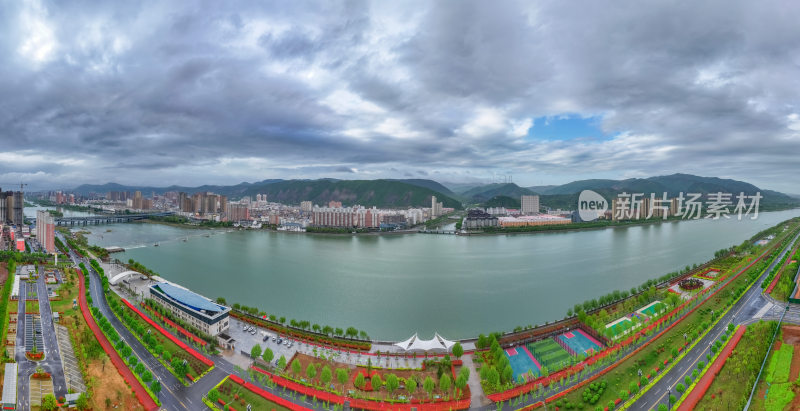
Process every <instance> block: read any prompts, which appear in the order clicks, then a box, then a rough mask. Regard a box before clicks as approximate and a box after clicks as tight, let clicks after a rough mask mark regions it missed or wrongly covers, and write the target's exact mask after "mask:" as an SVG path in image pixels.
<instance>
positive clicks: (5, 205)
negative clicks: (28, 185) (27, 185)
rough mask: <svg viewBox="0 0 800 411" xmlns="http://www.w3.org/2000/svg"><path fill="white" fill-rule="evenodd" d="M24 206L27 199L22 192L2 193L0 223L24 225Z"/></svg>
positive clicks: (0, 192)
mask: <svg viewBox="0 0 800 411" xmlns="http://www.w3.org/2000/svg"><path fill="white" fill-rule="evenodd" d="M24 206H25V198H24V195H23V193H22V191H0V223H3V222H5V223H8V224H13V225H17V226H20V225H22V223H23V218H24V215H23V213H22V211H23V207H24Z"/></svg>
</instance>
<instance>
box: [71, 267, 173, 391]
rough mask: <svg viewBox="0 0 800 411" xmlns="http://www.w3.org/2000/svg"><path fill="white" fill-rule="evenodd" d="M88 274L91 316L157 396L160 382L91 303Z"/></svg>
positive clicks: (88, 298)
mask: <svg viewBox="0 0 800 411" xmlns="http://www.w3.org/2000/svg"><path fill="white" fill-rule="evenodd" d="M80 267H81V270H83V272H84V273H86V272H87V271H86V266H85V265H84V264H83V263H80ZM89 279H90V277H89V276H86V282H87V287H86V300H87V303H88V304H89V305H90V306H91V311H92V314H93V317H94V318H95V319H96V321H97V325H98V327H100V329H101V330H102V331H103V333H104V334H105V335H106V336H107V337H108V339H109V340H110V341H111V343H112V344H113V345H114V349H115V350H116V351H117V353H118V354H119V356H120V357H121V358H122V359H123V360H124V361H125V363H127V364H128V367H129V368H131V370H132V371H133V372H135V373H136V375H138V376H139V378H140V379H141V380H142V382H143V383H144V384H147V383H149V389H150V391H151V392H152V393H153V395H154V396H155V398H158V393H159V392H161V382H159V381H158V379H154V378H153V375H152V373H151V372H150V371H149V370H146V369H145V366H144V365H143V364H142V363H140V362H139V359H138V358H137V357H136V356H135V355H133V349H132V348H131V347H130V346H129V345H128V344H127V343H126V342H125V341H124V340H122V338H121V337H120V336H119V334H118V333H117V330H116V329H115V328H114V326H113V325H111V322H109V321H108V319H107V318H106V317H105V315H103V313H102V312H100V309H99V308H97V307H95V306H93V305H92V300H91V297H90V295H89V286H88V285H89V284H88V282H89Z"/></svg>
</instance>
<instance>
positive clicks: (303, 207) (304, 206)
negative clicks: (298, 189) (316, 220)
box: [300, 201, 314, 213]
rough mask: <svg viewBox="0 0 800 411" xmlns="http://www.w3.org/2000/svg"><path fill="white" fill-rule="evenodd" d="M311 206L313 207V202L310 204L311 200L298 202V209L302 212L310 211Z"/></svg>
mask: <svg viewBox="0 0 800 411" xmlns="http://www.w3.org/2000/svg"><path fill="white" fill-rule="evenodd" d="M312 208H314V204H312V203H311V201H301V202H300V211H302V212H304V213H310V212H311V209H312Z"/></svg>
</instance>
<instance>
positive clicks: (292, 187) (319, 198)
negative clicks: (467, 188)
mask: <svg viewBox="0 0 800 411" xmlns="http://www.w3.org/2000/svg"><path fill="white" fill-rule="evenodd" d="M431 187H433V188H436V187H440V188H441V189H443V190H445V191H446V192H447V193H451V194H452V192H451V191H450V190H448V189H447V188H445V187H444V186H442V185H441V184H439V183H437V182H435V181H432V180H422V179H411V180H336V179H318V180H279V179H273V180H263V181H259V182H255V183H246V182H244V183H239V184H236V185H232V186H223V185H203V186H198V187H186V186H177V185H173V186H169V187H152V186H125V185H121V184H116V183H107V184H102V185H91V184H84V185H81V186H78V187H76V188H75V189H73V190H71V191H73V192H75V193H78V194H83V195H87V194H89V193H106V192H109V191H141V192H142V194H144V195H145V196H149V195H150V194H151V193H156V194H164V193H165V192H167V191H183V192H186V193H189V194H192V193H197V192H207V191H209V192H214V193H216V194H222V195H225V196H228V197H229V198H231V199H237V198H241V197H245V196H250V197H254V196H255V195H256V194H266V195H267V198H269V200H270V201H276V202H281V203H286V204H300V202H301V201H312V202H314V204H319V205H323V204H327V203H328V202H329V201H341V202H342V204H344V205H354V204H360V205H363V206H366V207H371V206H376V207H393V208H404V207H430V204H431V197H432V196H436V197H437V200H438V201H440V202H442V205H443V206H444V207H452V208H456V209H460V208H461V207H462V206H461V202H460V201H458V200H456V199H454V198H452V197H450V196H449V195H447V193H442V192H440V191H437V190H434V189H432V188H431Z"/></svg>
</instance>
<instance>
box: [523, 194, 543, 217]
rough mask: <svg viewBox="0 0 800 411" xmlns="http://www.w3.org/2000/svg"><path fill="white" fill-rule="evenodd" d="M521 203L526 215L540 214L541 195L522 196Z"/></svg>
mask: <svg viewBox="0 0 800 411" xmlns="http://www.w3.org/2000/svg"><path fill="white" fill-rule="evenodd" d="M520 205H521V210H520V212H521V213H522V214H524V215H533V214H539V196H522V198H521V200H520Z"/></svg>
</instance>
